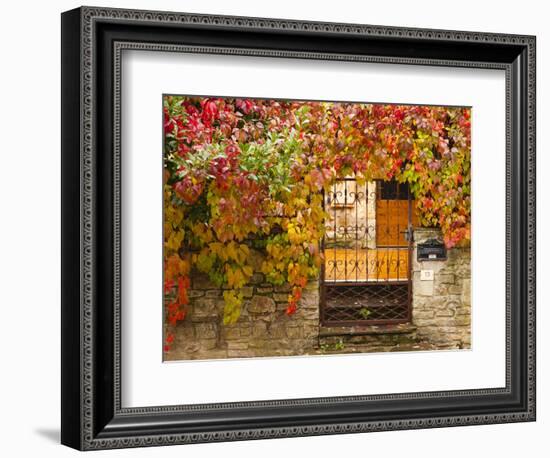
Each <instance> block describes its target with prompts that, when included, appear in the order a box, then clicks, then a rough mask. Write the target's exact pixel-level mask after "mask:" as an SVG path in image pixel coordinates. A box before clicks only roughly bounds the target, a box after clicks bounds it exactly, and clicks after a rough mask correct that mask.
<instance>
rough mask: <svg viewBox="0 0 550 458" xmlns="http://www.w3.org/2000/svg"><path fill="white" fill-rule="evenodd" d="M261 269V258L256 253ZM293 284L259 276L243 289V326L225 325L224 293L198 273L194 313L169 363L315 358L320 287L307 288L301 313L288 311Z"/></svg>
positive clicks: (182, 325)
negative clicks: (261, 358) (313, 355)
mask: <svg viewBox="0 0 550 458" xmlns="http://www.w3.org/2000/svg"><path fill="white" fill-rule="evenodd" d="M251 251H252V253H251V256H252V257H253V258H252V259H251V261H252V262H251V264H252V265H253V266H255V268H256V269H259V267H260V266H261V255H260V254H259V253H257V252H255V251H253V250H251ZM289 291H290V287H289V285H280V286H273V285H271V284H269V283H266V282H265V276H264V275H263V274H261V273H260V272H255V273H254V275H253V277H252V281H251V282H250V284H249V285H247V286H246V287H244V288H243V290H242V292H243V296H244V302H243V304H242V307H241V316H240V318H239V320H238V321H237V323H235V324H230V325H224V324H223V308H224V301H223V297H222V292H223V291H222V289H220V288H217V287H216V286H215V285H214V284H212V283H211V282H210V281H209V280H208V278H207V277H206V276H205V275H202V274H194V275H192V278H191V289H190V290H189V291H188V296H189V312H188V315H187V317H186V318H185V320H183V321H181V322H179V323H178V325H177V326H176V330H175V342H174V343H173V345H172V350H171V351H169V352H167V353H166V354H165V359H166V360H182V359H219V358H242V357H257V356H287V355H301V354H311V353H315V352H316V351H317V349H318V347H319V338H318V337H319V282H318V281H311V282H310V283H309V284H308V285H307V286H306V288H304V291H303V295H302V299H301V301H300V304H299V306H298V309H297V311H296V313H294V314H293V315H291V316H288V315H287V314H286V313H285V311H286V308H287V305H288V303H287V299H288V294H289Z"/></svg>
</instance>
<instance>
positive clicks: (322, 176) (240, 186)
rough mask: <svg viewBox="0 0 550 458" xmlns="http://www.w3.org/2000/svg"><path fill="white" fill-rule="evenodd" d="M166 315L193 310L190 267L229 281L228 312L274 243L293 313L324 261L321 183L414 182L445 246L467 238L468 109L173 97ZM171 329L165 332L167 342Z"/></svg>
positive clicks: (276, 270) (267, 268)
mask: <svg viewBox="0 0 550 458" xmlns="http://www.w3.org/2000/svg"><path fill="white" fill-rule="evenodd" d="M163 103H164V106H163V109H164V135H165V141H164V289H165V293H166V295H167V297H170V298H172V300H170V301H169V302H168V303H167V306H166V317H167V322H168V324H170V325H172V326H173V325H175V324H176V323H177V322H178V321H180V320H183V319H184V318H185V315H186V313H187V308H188V304H189V299H188V297H187V290H188V289H189V287H190V273H191V272H192V271H193V270H196V271H199V272H203V273H204V274H206V275H208V277H209V278H210V280H211V281H212V282H213V283H214V284H216V285H217V286H219V287H222V286H224V287H226V289H225V290H224V293H223V297H224V301H225V308H224V323H226V324H228V323H234V322H236V321H237V320H238V318H239V316H240V310H241V304H242V302H243V292H242V288H243V287H244V286H245V285H246V284H247V283H248V282H249V281H250V279H251V277H252V275H253V274H254V271H253V270H254V269H253V267H252V265H251V264H250V256H249V254H250V249H251V248H254V249H260V250H262V251H263V252H264V253H265V258H264V261H263V264H262V266H261V270H262V272H263V273H264V274H265V276H266V279H267V281H269V282H270V283H272V284H275V285H281V284H283V283H289V284H290V285H291V290H290V294H289V296H288V306H287V309H286V313H287V314H289V315H292V314H293V313H294V312H295V311H296V308H297V306H298V303H299V301H300V298H301V295H302V290H303V288H304V287H305V285H306V283H307V281H308V278H313V277H316V276H317V275H318V274H319V269H320V267H321V264H322V253H321V252H320V250H319V241H320V240H321V238H322V237H323V231H324V220H325V212H324V209H323V197H322V191H323V190H328V189H329V187H330V186H331V184H332V183H333V182H334V180H335V179H337V178H341V177H344V176H354V177H355V178H356V179H357V180H358V182H360V183H365V182H367V181H370V180H373V179H395V180H397V181H399V182H407V183H408V184H409V186H410V189H411V191H412V193H413V195H414V197H415V199H416V200H415V202H416V205H417V212H418V215H419V218H420V221H421V222H422V224H423V225H426V226H439V227H441V230H442V232H443V236H444V241H445V244H446V245H447V247H448V248H452V247H453V246H456V245H457V244H463V243H468V240H469V238H470V109H468V108H458V107H434V106H415V105H380V104H358V103H328V102H292V101H277V100H260V99H231V98H203V97H184V96H166V97H165V98H164V102H163ZM172 341H173V335H172V334H171V333H168V334H167V338H166V349H168V348H169V346H170V344H171V342H172Z"/></svg>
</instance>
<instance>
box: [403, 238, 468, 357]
mask: <svg viewBox="0 0 550 458" xmlns="http://www.w3.org/2000/svg"><path fill="white" fill-rule="evenodd" d="M433 238H436V239H441V233H440V231H439V230H437V229H426V228H417V229H415V232H414V253H413V272H412V275H413V285H412V290H413V311H412V316H413V324H414V325H415V326H416V333H417V338H419V339H420V340H423V341H426V342H429V343H430V344H432V345H434V347H435V348H438V349H458V348H470V345H471V329H470V328H471V297H470V296H471V292H470V281H471V276H470V275H471V265H470V247H466V248H453V249H450V250H447V260H445V261H421V262H418V261H417V245H418V244H419V243H422V242H425V241H426V240H428V239H433ZM422 271H428V272H427V273H428V275H427V276H428V277H429V271H431V272H432V276H433V279H427V280H426V279H422V278H421V272H422Z"/></svg>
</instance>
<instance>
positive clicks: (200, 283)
mask: <svg viewBox="0 0 550 458" xmlns="http://www.w3.org/2000/svg"><path fill="white" fill-rule="evenodd" d="M191 284H192V287H193V289H217V286H216V285H215V284H214V283H212V282H211V281H210V278H208V275H205V274H197V273H194V274H193V275H192V277H191Z"/></svg>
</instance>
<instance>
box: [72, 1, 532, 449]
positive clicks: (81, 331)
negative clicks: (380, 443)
mask: <svg viewBox="0 0 550 458" xmlns="http://www.w3.org/2000/svg"><path fill="white" fill-rule="evenodd" d="M159 25H161V26H163V27H164V29H165V30H168V31H169V33H168V32H167V33H165V34H164V35H162V33H163V32H160V31H159V30H160V28H159V27H157V26H159ZM168 26H169V27H168ZM143 30H148V34H147V40H143V41H142V40H139V42H138V41H137V40H136V39H135V37H136V35H139V33H140V31H143ZM205 31H207V32H209V33H210V34H211V35H212V36H213V38H212V37H211V36H210V35H209V36H207V35H205V34H204V32H205ZM194 33H196V36H195V35H193V34H194ZM224 34H225V35H227V36H231V37H234V40H235V41H236V42H238V43H239V46H230V45H229V46H225V42H224V41H220V37H222V36H224ZM168 35H170V36H169V37H168ZM264 35H265V37H266V41H268V42H269V43H270V45H271V46H273V47H266V48H263V47H260V45H255V44H254V43H253V42H252V39H251V38H250V37H252V36H262V37H263V36H264ZM178 37H181V38H178ZM190 37H191V42H193V43H194V44H181V43H176V41H178V40H181V41H183V42H185V41H186V40H189V39H190ZM286 37H288V40H293V41H294V42H295V43H297V44H296V45H295V46H296V47H297V48H300V47H302V48H304V47H305V48H308V47H310V46H311V47H312V48H315V49H311V50H303V49H301V50H296V49H289V47H290V45H289V42H288V41H285V38H286ZM327 37H330V38H331V40H335V41H338V39H340V41H338V43H340V42H343V39H344V38H346V37H347V38H349V37H352V38H356V39H357V40H358V41H357V43H358V45H357V46H355V47H354V45H353V43H355V42H353V43H352V44H351V45H350V48H349V53H348V52H344V53H342V52H338V51H337V50H336V49H335V48H337V47H338V46H340V45H339V44H338V43H337V44H336V45H332V44H331V45H329V44H328V41H327V40H326V38H327ZM201 40H203V41H208V43H204V44H200V43H197V42H200V41H201ZM216 40H217V43H218V44H217V45H216V44H213V43H211V42H216ZM300 40H302V41H300ZM279 42H280V44H281V46H282V49H276V45H277V43H279ZM405 42H407V43H408V44H413V45H414V46H413V47H415V49H417V50H418V53H419V55H418V56H415V57H412V56H407V55H403V52H402V51H401V50H400V49H399V47H400V46H399V45H400V44H401V45H402V44H403V43H405ZM371 43H372V44H371ZM396 43H397V45H396ZM246 44H247V45H246ZM312 44H313V45H312ZM359 44H360V45H361V46H365V47H366V51H364V52H362V53H360V52H357V51H358V50H359V49H360V48H361V46H359ZM62 46H63V49H62V51H63V56H62V70H63V72H62V73H63V79H62V85H63V91H62V92H63V94H62V108H63V115H62V128H63V133H62V137H63V138H62V175H63V182H62V207H63V214H62V231H63V234H62V236H63V247H62V262H63V267H62V315H63V316H62V443H64V444H66V445H69V446H71V447H74V448H78V449H81V450H89V449H104V448H121V447H138V446H151V445H168V444H180V443H196V442H211V441H228V440H247V439H260V438H272V437H273V438H274V437H290V436H306V435H320V434H340V433H350V432H367V431H383V430H399V429H412V428H428V427H442V426H457V425H472V424H488V423H505V422H516V421H533V420H534V419H535V133H536V130H535V112H536V107H535V65H536V63H535V48H536V43H535V38H534V37H532V36H520V35H508V34H490V33H478V32H462V31H442V30H426V29H413V28H399V27H382V26H369V25H355V24H335V23H317V22H306V21H291V20H276V19H262V18H247V17H228V16H207V15H197V14H182V13H166V12H152V11H133V10H123V9H108V8H94V7H82V8H79V9H76V10H72V11H69V12H66V13H63V16H62ZM252 46H255V47H252ZM317 48H320V49H317ZM442 48H443V50H441V49H442ZM124 49H146V50H151V51H170V52H187V53H214V54H230V55H253V56H266V57H295V58H303V59H323V60H328V59H332V60H348V61H362V62H383V63H399V64H413V65H439V66H447V67H471V68H495V69H502V70H505V72H506V110H507V113H506V114H507V127H506V158H507V159H506V160H507V167H506V174H507V177H506V183H507V189H506V198H507V209H506V283H507V286H506V289H507V290H506V326H507V330H506V387H505V388H495V389H484V390H461V391H446V392H420V393H407V394H395V395H394V394H391V395H390V394H389V395H369V396H354V397H331V398H313V399H299V400H274V401H263V402H240V403H223V404H193V405H187V406H163V407H151V408H132V409H129V408H122V407H121V403H120V390H121V386H120V357H121V353H120V172H121V171H120V84H121V78H120V65H121V53H122V51H123V50H124ZM464 50H471V51H472V52H471V53H469V54H466V53H465V52H464ZM346 51H347V50H346ZM442 53H448V55H444V54H442ZM472 56H474V57H475V59H474V60H471V58H472ZM101 110H103V112H102V113H103V114H104V115H105V116H101V117H99V116H98V115H99V113H100V112H101ZM109 113H111V114H110V115H109ZM98 119H101V120H102V121H101V122H99V121H98ZM110 177H112V179H111V178H110ZM109 215H111V216H109ZM99 252H101V253H102V258H108V259H107V260H106V261H102V262H104V263H106V264H101V263H100V262H99V261H98V257H97V254H98V253H99ZM104 254H108V255H107V256H103V255H104ZM75 304H78V307H77V306H76V305H75ZM105 304H110V306H107V305H105ZM99 317H101V320H100V319H99ZM445 400H446V401H447V403H450V402H451V400H452V401H455V400H456V401H457V403H462V408H461V409H460V410H465V411H466V413H464V414H458V411H455V412H453V411H452V409H451V410H449V409H447V410H446V411H445V410H441V407H440V404H441V403H442V401H445ZM476 401H478V402H477V404H476ZM405 402H408V403H409V404H407V405H412V406H417V407H418V406H419V405H420V403H423V405H424V406H429V409H428V411H430V410H431V411H432V414H431V415H414V414H413V416H412V417H411V416H407V417H406V416H405V415H401V416H399V415H398V416H397V418H395V415H393V416H391V415H387V416H384V415H383V414H382V412H383V411H384V406H385V409H386V410H387V407H388V405H389V403H394V404H395V403H401V404H400V405H402V406H403V408H404V407H405V405H406V404H405ZM484 402H485V403H488V404H490V405H493V404H494V405H495V408H496V405H497V404H498V405H499V406H500V407H499V412H502V411H503V412H504V413H497V412H495V411H494V410H491V409H490V408H487V407H486V408H485V409H481V410H480V408H481V406H482V404H483V403H484ZM503 402H504V403H505V404H502V403H503ZM499 403H500V404H499ZM457 405H458V404H457ZM503 405H504V408H503ZM322 406H324V407H325V408H326V411H327V413H326V418H323V419H322V420H318V421H317V422H312V421H310V422H309V423H307V422H299V421H296V419H294V420H293V418H292V417H291V414H289V412H296V413H300V415H302V416H303V415H306V416H307V414H308V412H310V411H311V409H312V408H313V407H318V408H320V407H322ZM367 406H368V408H367ZM371 406H374V407H371ZM506 406H507V407H506ZM243 409H248V410H250V409H255V410H257V411H258V419H257V423H258V426H257V427H253V428H250V427H242V426H239V416H238V412H239V411H242V410H243ZM372 409H379V412H380V415H376V416H374V415H373V414H372ZM283 410H284V412H286V413H287V418H283V417H284V413H281V412H282V411H283ZM423 410H424V411H426V407H424V408H423ZM212 412H216V416H217V417H218V419H217V420H216V421H212V425H211V426H207V427H197V426H193V421H196V420H198V419H202V420H203V421H204V419H205V418H207V417H208V415H209V414H210V413H212ZM403 412H404V411H403ZM270 415H273V416H274V417H273V418H275V416H277V418H276V419H274V420H272V421H266V420H265V418H266V416H267V417H269V416H270ZM281 415H282V417H281ZM289 415H290V416H289ZM260 417H261V418H260ZM375 417H376V418H377V419H374V418H375ZM153 418H154V419H155V421H154V422H153V421H152V420H153ZM248 418H250V415H249V417H248ZM342 418H344V420H342ZM380 418H383V419H380ZM220 422H221V423H220ZM241 422H242V421H241ZM249 423H250V421H249ZM201 428H202V429H201Z"/></svg>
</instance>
